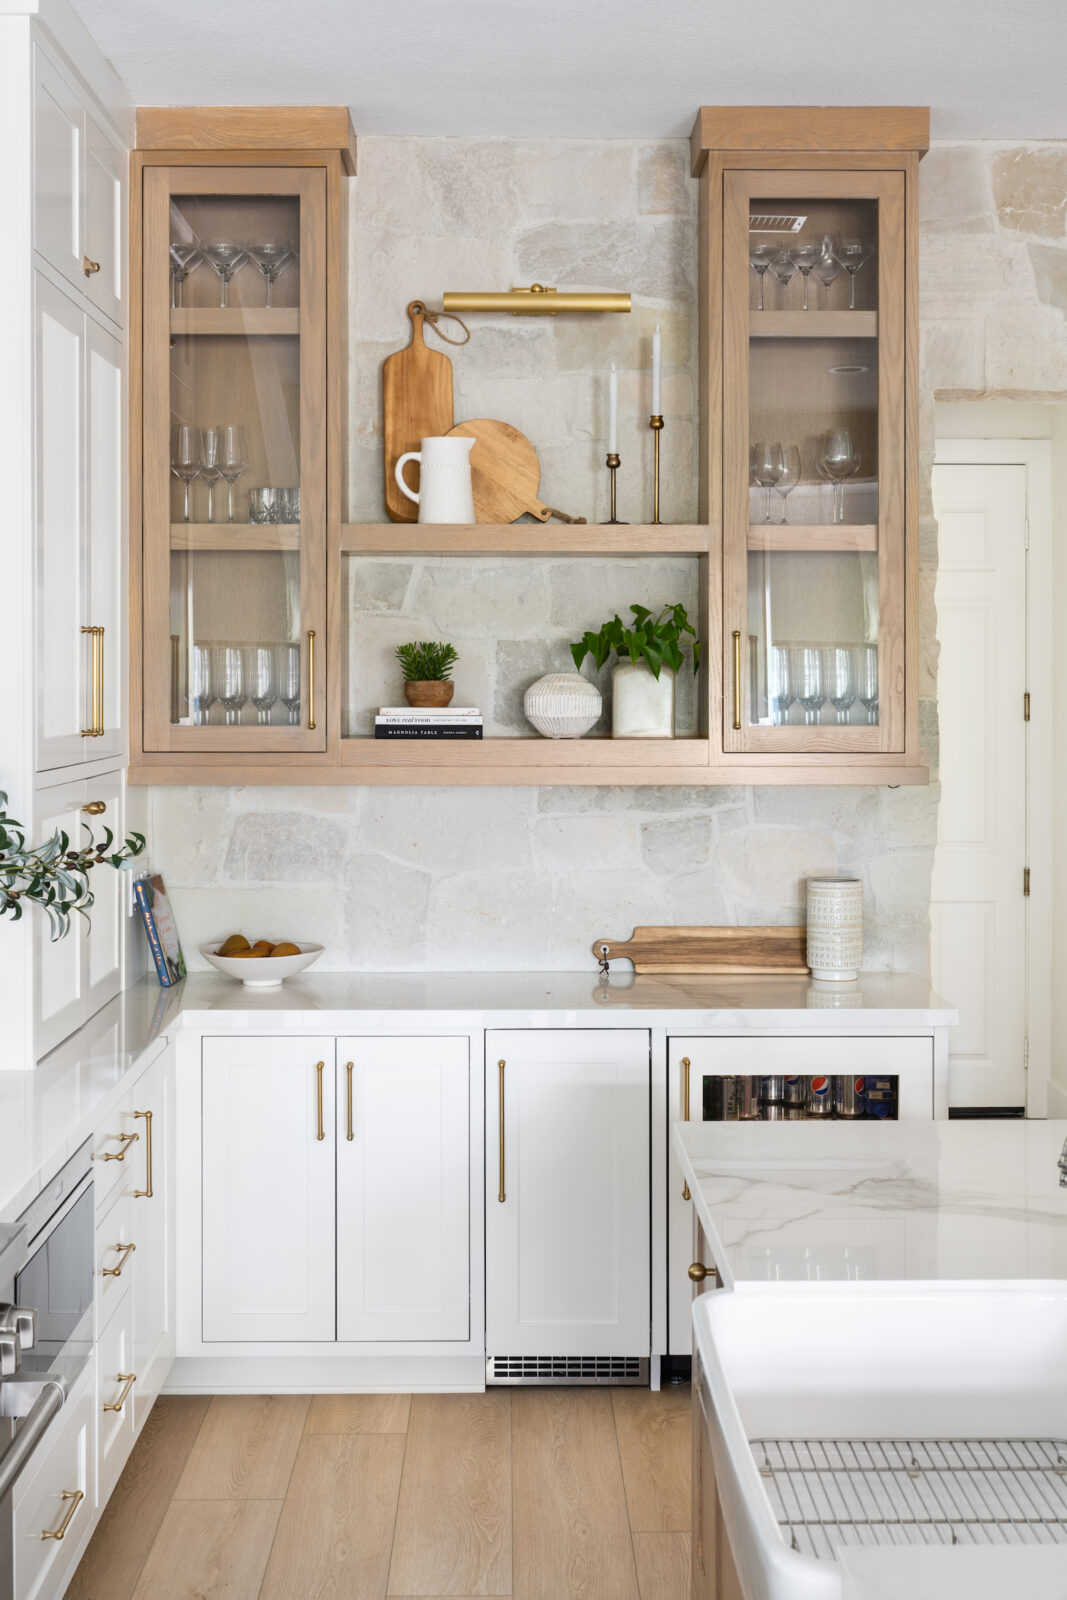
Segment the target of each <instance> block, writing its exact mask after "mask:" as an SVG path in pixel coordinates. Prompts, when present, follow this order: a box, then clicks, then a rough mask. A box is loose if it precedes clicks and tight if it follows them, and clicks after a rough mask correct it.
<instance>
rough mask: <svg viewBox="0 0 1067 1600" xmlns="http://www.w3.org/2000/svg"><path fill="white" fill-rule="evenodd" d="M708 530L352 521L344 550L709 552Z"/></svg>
mask: <svg viewBox="0 0 1067 1600" xmlns="http://www.w3.org/2000/svg"><path fill="white" fill-rule="evenodd" d="M707 551H708V529H707V527H706V526H701V525H700V524H688V523H679V524H677V525H675V524H666V523H659V524H651V523H634V524H632V525H630V524H627V523H609V522H594V523H554V524H552V525H551V526H549V525H547V524H544V523H540V522H503V523H483V524H481V525H480V526H474V525H466V526H458V525H457V526H452V525H449V524H444V523H417V522H346V523H343V524H342V526H341V553H342V554H343V555H361V556H415V555H421V556H662V555H706V554H707Z"/></svg>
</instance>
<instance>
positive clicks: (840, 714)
mask: <svg viewBox="0 0 1067 1600" xmlns="http://www.w3.org/2000/svg"><path fill="white" fill-rule="evenodd" d="M829 688H830V704H831V705H832V706H833V708H834V710H835V711H836V712H837V720H838V722H847V721H848V717H849V712H850V711H851V710H852V705H853V702H854V700H855V698H856V672H855V666H854V657H853V654H852V650H851V648H850V647H849V646H848V645H840V644H837V645H834V647H833V649H832V650H831V651H830V685H829Z"/></svg>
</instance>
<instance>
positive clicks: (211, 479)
mask: <svg viewBox="0 0 1067 1600" xmlns="http://www.w3.org/2000/svg"><path fill="white" fill-rule="evenodd" d="M201 439H202V441H203V460H202V461H201V463H200V476H201V478H202V479H203V480H204V482H205V483H206V484H207V520H208V521H209V522H214V520H215V485H216V484H217V483H218V481H219V479H220V478H221V477H222V468H221V467H220V466H219V456H220V455H221V452H222V429H221V428H205V429H204V430H203V433H202V434H201Z"/></svg>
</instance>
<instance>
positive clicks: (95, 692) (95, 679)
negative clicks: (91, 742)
mask: <svg viewBox="0 0 1067 1600" xmlns="http://www.w3.org/2000/svg"><path fill="white" fill-rule="evenodd" d="M82 633H87V634H88V635H89V647H90V656H89V679H90V682H89V727H88V728H83V729H82V738H83V739H100V738H102V737H103V733H104V630H103V628H96V627H83V628H82Z"/></svg>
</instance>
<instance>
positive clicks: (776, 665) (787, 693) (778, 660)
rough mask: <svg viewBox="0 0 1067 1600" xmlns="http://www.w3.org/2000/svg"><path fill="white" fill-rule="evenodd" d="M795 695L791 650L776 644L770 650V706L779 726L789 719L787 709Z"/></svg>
mask: <svg viewBox="0 0 1067 1600" xmlns="http://www.w3.org/2000/svg"><path fill="white" fill-rule="evenodd" d="M796 697H797V694H796V689H795V687H794V681H793V652H792V650H791V649H790V648H789V646H788V645H784V644H776V645H775V646H774V647H773V649H772V650H771V708H772V710H773V713H774V720H775V722H776V723H777V724H778V726H779V727H781V726H783V725H784V724H785V723H787V722H788V721H789V710H790V707H791V706H792V704H793V701H794V700H795V699H796Z"/></svg>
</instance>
